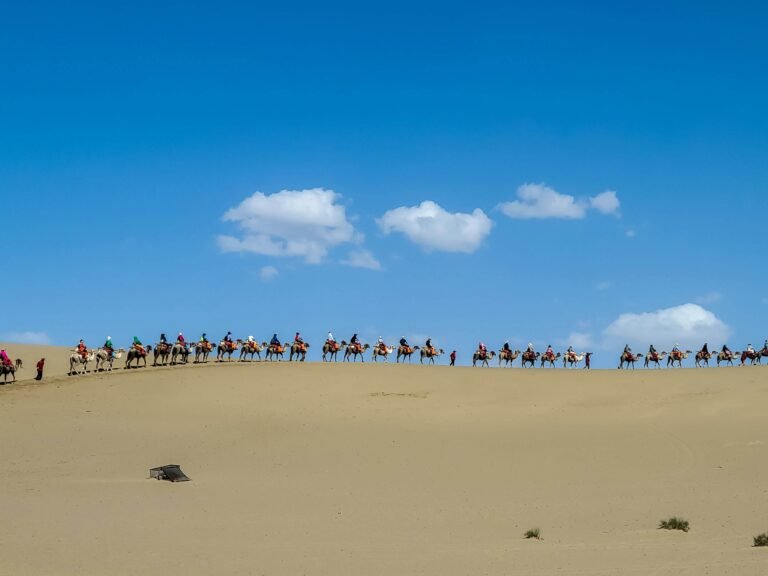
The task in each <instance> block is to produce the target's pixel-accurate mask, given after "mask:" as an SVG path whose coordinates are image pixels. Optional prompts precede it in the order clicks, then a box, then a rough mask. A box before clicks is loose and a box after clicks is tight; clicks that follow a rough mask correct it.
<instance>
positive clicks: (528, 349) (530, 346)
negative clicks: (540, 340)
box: [525, 342, 536, 356]
mask: <svg viewBox="0 0 768 576" xmlns="http://www.w3.org/2000/svg"><path fill="white" fill-rule="evenodd" d="M525 351H526V353H528V354H530V355H531V356H533V355H535V354H536V351H535V350H534V349H533V344H532V343H530V342H528V348H526V349H525Z"/></svg>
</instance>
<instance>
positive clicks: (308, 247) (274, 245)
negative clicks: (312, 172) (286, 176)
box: [217, 188, 362, 264]
mask: <svg viewBox="0 0 768 576" xmlns="http://www.w3.org/2000/svg"><path fill="white" fill-rule="evenodd" d="M340 198H341V195H340V194H337V193H336V192H334V191H333V190H325V189H323V188H312V189H309V190H281V191H280V192H277V193H275V194H271V195H266V194H262V193H261V192H256V193H254V194H253V195H251V196H249V197H248V198H246V199H245V200H243V201H242V202H241V203H240V204H239V205H238V206H236V207H234V208H232V209H230V210H227V212H226V213H225V214H224V216H223V220H224V221H225V222H234V223H236V224H237V225H238V227H239V228H240V229H241V230H242V232H243V234H242V236H241V237H235V236H219V237H218V238H217V241H218V245H219V248H220V249H221V250H222V251H224V252H253V253H256V254H263V255H265V256H295V257H300V258H304V259H305V261H306V262H309V263H312V264H316V263H319V262H321V261H322V260H323V259H324V258H325V257H326V255H327V254H328V250H329V249H330V248H333V247H334V246H338V245H340V244H345V243H354V242H360V241H362V235H361V234H359V233H357V232H356V231H355V228H354V226H353V225H352V224H351V223H350V221H349V220H348V219H347V215H346V210H345V208H344V206H341V205H340V204H338V203H337V202H338V200H339V199H340Z"/></svg>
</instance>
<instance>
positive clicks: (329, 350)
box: [323, 340, 347, 362]
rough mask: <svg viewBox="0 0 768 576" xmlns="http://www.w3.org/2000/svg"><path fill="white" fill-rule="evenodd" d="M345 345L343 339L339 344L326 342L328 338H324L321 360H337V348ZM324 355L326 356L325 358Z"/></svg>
mask: <svg viewBox="0 0 768 576" xmlns="http://www.w3.org/2000/svg"><path fill="white" fill-rule="evenodd" d="M346 345H347V343H346V342H345V341H344V340H342V341H341V344H339V343H338V342H328V340H326V341H325V344H323V362H330V361H331V360H333V361H334V362H336V361H337V360H338V358H337V356H338V354H339V350H341V349H342V348H343V347H344V346H346ZM326 356H327V357H328V359H327V360H326Z"/></svg>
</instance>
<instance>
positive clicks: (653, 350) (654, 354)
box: [648, 344, 659, 360]
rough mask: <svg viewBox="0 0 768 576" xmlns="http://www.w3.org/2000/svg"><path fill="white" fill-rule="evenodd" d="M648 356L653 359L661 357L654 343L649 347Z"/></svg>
mask: <svg viewBox="0 0 768 576" xmlns="http://www.w3.org/2000/svg"><path fill="white" fill-rule="evenodd" d="M648 356H649V357H650V358H651V359H652V360H658V359H659V353H658V352H656V348H654V347H653V344H651V347H650V348H648Z"/></svg>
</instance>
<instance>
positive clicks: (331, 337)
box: [328, 332, 336, 342]
mask: <svg viewBox="0 0 768 576" xmlns="http://www.w3.org/2000/svg"><path fill="white" fill-rule="evenodd" d="M328 342H336V340H335V339H334V337H333V334H332V333H331V332H328Z"/></svg>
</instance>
